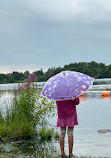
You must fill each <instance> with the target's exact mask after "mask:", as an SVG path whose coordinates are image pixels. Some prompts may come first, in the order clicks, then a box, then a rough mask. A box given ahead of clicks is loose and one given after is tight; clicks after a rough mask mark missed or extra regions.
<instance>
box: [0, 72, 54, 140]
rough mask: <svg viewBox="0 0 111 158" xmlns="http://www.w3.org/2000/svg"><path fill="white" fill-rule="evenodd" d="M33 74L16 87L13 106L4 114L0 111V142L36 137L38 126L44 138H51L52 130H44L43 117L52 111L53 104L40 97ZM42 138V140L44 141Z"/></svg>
mask: <svg viewBox="0 0 111 158" xmlns="http://www.w3.org/2000/svg"><path fill="white" fill-rule="evenodd" d="M35 78H36V76H35V74H31V75H30V77H29V78H28V80H27V82H26V83H22V84H21V85H20V84H19V85H18V88H19V90H18V91H16V92H15V97H14V99H13V104H12V105H11V107H10V108H7V111H6V113H5V114H3V113H2V112H1V111H0V141H2V142H4V141H6V140H22V139H27V138H32V137H34V136H36V135H37V133H38V131H37V129H39V128H38V126H41V127H43V129H42V132H41V133H40V134H41V137H42V135H43V134H44V133H43V131H44V132H45V138H47V139H48V138H51V137H52V130H50V129H48V130H45V128H44V125H46V123H47V122H46V121H45V119H44V118H45V116H46V115H47V116H48V115H49V113H51V112H52V111H53V109H54V102H52V101H50V102H49V101H48V100H47V99H46V98H44V97H42V96H41V95H40V92H39V91H38V89H37V85H36V84H35V83H34V82H33V81H35ZM45 138H44V139H45Z"/></svg>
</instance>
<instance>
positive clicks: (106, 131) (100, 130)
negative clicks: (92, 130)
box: [97, 129, 111, 134]
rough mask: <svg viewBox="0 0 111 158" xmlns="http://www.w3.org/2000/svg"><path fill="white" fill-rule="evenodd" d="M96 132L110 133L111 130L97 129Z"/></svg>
mask: <svg viewBox="0 0 111 158" xmlns="http://www.w3.org/2000/svg"><path fill="white" fill-rule="evenodd" d="M97 132H98V133H101V134H103V133H108V132H111V130H110V129H99V130H97Z"/></svg>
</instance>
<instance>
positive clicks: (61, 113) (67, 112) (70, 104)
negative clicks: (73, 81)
mask: <svg viewBox="0 0 111 158" xmlns="http://www.w3.org/2000/svg"><path fill="white" fill-rule="evenodd" d="M78 104H79V98H78V97H77V98H75V99H74V101H73V100H62V101H56V105H57V112H58V118H67V117H71V116H73V115H74V114H75V113H76V106H75V105H78Z"/></svg>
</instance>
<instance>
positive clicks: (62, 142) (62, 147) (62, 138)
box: [59, 136, 65, 155]
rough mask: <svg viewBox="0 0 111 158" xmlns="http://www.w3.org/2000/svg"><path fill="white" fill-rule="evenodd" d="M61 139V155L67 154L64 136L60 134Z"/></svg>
mask: <svg viewBox="0 0 111 158" xmlns="http://www.w3.org/2000/svg"><path fill="white" fill-rule="evenodd" d="M59 140H60V148H61V155H65V152H64V137H61V136H59Z"/></svg>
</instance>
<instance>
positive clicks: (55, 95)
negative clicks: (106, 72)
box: [42, 71, 94, 100]
mask: <svg viewBox="0 0 111 158" xmlns="http://www.w3.org/2000/svg"><path fill="white" fill-rule="evenodd" d="M93 80H94V78H92V77H90V76H88V75H86V74H83V73H80V72H75V71H62V72H60V73H58V74H57V75H55V76H52V77H51V78H49V79H48V81H47V82H46V84H45V85H44V88H43V90H42V95H43V96H46V97H47V98H49V99H50V98H52V99H55V100H67V99H74V98H76V97H78V96H80V95H82V94H83V93H85V92H86V91H88V90H89V89H90V88H91V87H92V84H93Z"/></svg>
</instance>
